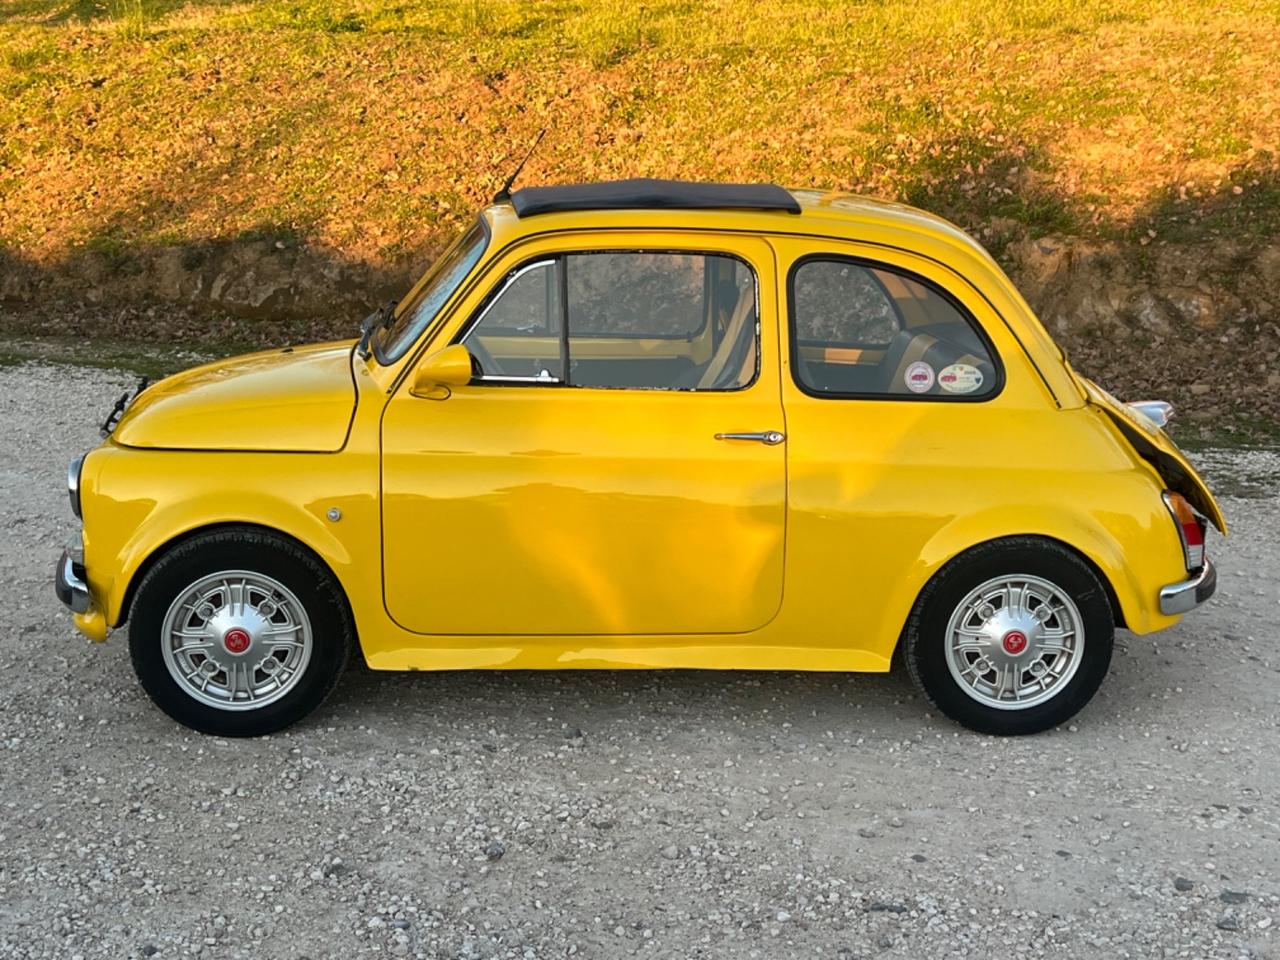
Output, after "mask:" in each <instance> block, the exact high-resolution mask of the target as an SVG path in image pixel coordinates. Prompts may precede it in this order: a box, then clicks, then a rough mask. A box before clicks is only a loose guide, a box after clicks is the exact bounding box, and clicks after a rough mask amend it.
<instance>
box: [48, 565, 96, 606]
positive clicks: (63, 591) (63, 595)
mask: <svg viewBox="0 0 1280 960" xmlns="http://www.w3.org/2000/svg"><path fill="white" fill-rule="evenodd" d="M53 591H54V593H56V594H57V595H58V599H59V600H61V601H62V602H63V603H64V604H65V605H66V606H68V607H70V608H71V610H72V612H74V613H87V612H88V610H89V605H90V603H91V599H90V597H89V585H88V584H87V583H85V573H84V567H83V566H82V565H81V564H79V563H77V562H76V560H75V558H74V557H72V556H71V551H70V550H63V551H62V556H61V557H59V558H58V568H57V570H55V571H54V575H53Z"/></svg>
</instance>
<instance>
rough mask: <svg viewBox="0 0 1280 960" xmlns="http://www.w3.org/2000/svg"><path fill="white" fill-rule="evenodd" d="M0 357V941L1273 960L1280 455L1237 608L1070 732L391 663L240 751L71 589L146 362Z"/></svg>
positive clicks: (774, 683) (845, 694) (1252, 459)
mask: <svg viewBox="0 0 1280 960" xmlns="http://www.w3.org/2000/svg"><path fill="white" fill-rule="evenodd" d="M127 382H128V380H127V378H125V377H123V376H122V375H119V374H113V373H105V372H102V371H95V370H87V369H77V368H70V367H54V366H34V365H27V366H11V367H7V368H3V369H0V398H2V399H0V436H3V438H4V439H3V449H2V452H0V485H2V486H0V518H2V520H3V530H4V536H3V539H2V540H0V576H3V579H4V581H5V583H6V584H7V585H8V588H7V589H6V590H5V591H4V592H3V594H2V595H0V711H2V713H0V716H2V717H3V722H2V727H0V808H2V809H0V956H3V957H22V958H35V957H42V958H43V957H49V958H59V960H67V958H72V957H76V956H79V957H84V958H97V957H119V958H123V957H133V956H138V957H151V956H155V957H161V958H164V957H179V956H195V955H199V956H201V957H209V958H222V957H228V958H229V957H254V958H276V957H279V958H300V957H310V958H313V960H319V958H327V957H332V958H347V957H357V956H359V957H363V956H383V955H390V956H416V957H430V958H454V957H461V958H474V957H517V958H550V957H566V956H578V957H588V958H595V957H624V956H633V955H636V956H642V957H716V958H719V957H762V958H791V957H806V958H807V957H833V958H852V957H898V958H926V957H928V958H934V957H975V958H986V957H1002V958H1007V957H1041V956H1053V957H1071V958H1080V957H1106V958H1116V957H1191V958H1195V957H1276V956H1280V948H1277V941H1278V940H1280V935H1278V934H1277V925H1278V924H1280V843H1278V842H1277V841H1278V840H1280V797H1277V788H1278V787H1280V765H1278V763H1277V746H1278V745H1280V684H1278V682H1277V681H1278V680H1280V676H1278V672H1277V668H1278V667H1280V655H1278V654H1277V652H1276V649H1275V638H1276V635H1277V631H1276V622H1277V618H1278V617H1280V602H1278V601H1280V589H1278V586H1277V584H1278V579H1280V578H1278V574H1280V512H1278V511H1277V506H1278V501H1277V498H1276V494H1275V492H1274V491H1275V482H1276V480H1277V479H1278V478H1280V458H1277V456H1276V455H1274V454H1269V453H1265V452H1252V453H1242V452H1237V453H1230V452H1221V451H1218V452H1213V453H1212V454H1210V455H1206V456H1205V457H1204V460H1205V461H1206V462H1207V463H1209V464H1210V466H1211V472H1212V473H1213V474H1214V475H1215V476H1217V477H1219V478H1221V483H1222V485H1223V488H1224V489H1228V490H1231V491H1233V492H1234V493H1235V494H1236V495H1234V496H1231V497H1229V498H1228V499H1227V500H1226V501H1225V506H1226V509H1227V512H1228V516H1229V518H1230V520H1231V522H1232V523H1233V525H1234V528H1235V533H1234V535H1233V537H1232V538H1231V539H1230V540H1228V541H1225V542H1224V541H1222V539H1221V538H1218V539H1216V540H1214V541H1213V542H1212V543H1211V546H1210V548H1211V550H1212V551H1213V552H1214V553H1215V554H1216V556H1217V558H1218V561H1219V565H1220V571H1221V587H1220V591H1219V595H1218V598H1217V599H1215V600H1214V602H1213V604H1212V605H1211V606H1210V607H1209V608H1208V609H1207V610H1202V611H1200V612H1199V613H1197V614H1195V615H1193V616H1191V617H1190V618H1188V619H1187V620H1186V621H1185V622H1184V623H1183V624H1182V625H1180V626H1179V627H1177V628H1176V629H1174V630H1172V631H1170V632H1168V633H1166V634H1163V635H1159V636H1157V637H1154V638H1145V639H1144V638H1138V637H1133V636H1130V635H1127V634H1122V635H1121V637H1120V641H1119V647H1118V650H1117V656H1116V659H1115V663H1114V665H1113V668H1112V673H1111V676H1110V677H1109V679H1108V680H1107V682H1106V683H1105V684H1104V686H1103V689H1102V691H1101V693H1100V695H1099V696H1098V697H1097V699H1095V700H1094V702H1093V704H1092V705H1091V706H1089V707H1088V708H1087V709H1086V711H1085V712H1084V713H1083V714H1082V715H1081V716H1080V717H1079V718H1078V720H1077V722H1076V723H1074V724H1073V725H1072V726H1071V727H1070V728H1069V729H1064V730H1058V731H1055V732H1052V733H1048V734H1045V735H1042V736H1038V737H1033V738H1027V739H1020V740H996V739H991V738H986V737H981V736H977V735H974V734H971V733H968V732H965V731H963V730H961V729H959V728H957V727H955V726H954V725H952V724H951V723H949V722H947V721H946V720H944V719H942V718H939V717H937V716H930V715H929V714H928V713H927V712H926V711H925V708H924V706H923V705H922V703H921V702H920V700H919V699H918V698H917V697H916V696H915V695H914V693H913V691H912V689H911V686H910V684H909V682H908V680H907V678H906V677H905V676H904V675H901V674H896V673H895V674H891V675H888V676H836V675H801V674H788V673H768V674H748V673H723V674H715V673H702V674H698V673H683V672H681V673H667V674H658V673H595V674H592V673H559V674H517V673H472V674H438V675H431V674H416V675H393V674H375V673H372V672H370V671H367V670H365V669H364V668H363V667H362V666H360V667H357V668H355V669H353V670H352V671H351V672H350V674H349V675H348V676H347V677H346V678H345V679H344V681H343V683H342V685H341V686H340V688H339V690H338V693H337V695H336V696H335V697H334V698H333V700H332V701H330V703H329V704H328V705H327V706H326V707H325V708H324V709H323V710H322V711H321V712H320V713H319V714H318V715H317V716H315V717H313V718H312V719H311V720H310V721H309V722H307V723H305V724H304V725H302V726H301V727H298V728H295V729H293V730H291V731H289V732H287V733H284V734H280V735H276V736H273V737H269V738H264V739H260V740H252V741H242V742H228V741H222V740H214V739H208V738H205V737H201V736H198V735H194V734H192V733H190V732H189V731H187V730H185V729H183V728H181V727H178V726H177V725H175V724H174V723H172V722H171V721H169V720H168V719H167V718H166V717H165V716H164V715H163V714H161V713H160V712H159V711H158V710H156V709H154V708H153V707H152V706H151V705H150V703H149V702H148V701H147V700H146V699H145V697H144V695H143V693H142V692H141V690H140V689H139V687H138V686H137V684H136V682H135V680H134V677H133V673H132V670H131V668H130V665H129V658H128V654H127V651H126V647H125V644H124V642H123V637H122V636H120V635H115V636H113V637H112V638H111V639H110V640H109V641H108V642H107V643H106V644H104V645H99V646H93V645H90V644H88V643H87V642H85V641H83V640H81V639H79V638H78V636H77V635H75V634H74V633H73V631H72V628H71V624H70V619H69V616H68V615H67V614H66V613H65V612H64V611H63V610H62V609H61V608H60V607H59V606H58V604H57V602H56V600H55V599H54V597H53V593H52V590H51V588H50V572H51V568H52V563H53V560H54V557H55V554H56V552H57V550H58V549H59V547H60V546H61V544H62V543H63V542H64V540H65V539H66V538H67V537H68V536H69V535H70V534H71V533H72V532H73V530H74V521H73V519H72V518H71V516H70V514H69V512H68V510H67V504H66V495H65V492H64V486H63V484H64V471H65V467H66V462H67V460H68V459H69V458H70V457H71V456H72V455H73V454H75V453H78V452H80V451H82V450H83V449H85V448H86V447H88V446H89V445H91V444H92V443H93V442H95V440H96V432H95V428H94V420H95V419H100V417H101V416H102V414H103V413H104V412H105V408H106V407H107V406H108V405H109V403H110V401H111V400H112V399H113V391H116V392H118V391H119V390H121V389H122V388H123V386H125V385H126V384H127Z"/></svg>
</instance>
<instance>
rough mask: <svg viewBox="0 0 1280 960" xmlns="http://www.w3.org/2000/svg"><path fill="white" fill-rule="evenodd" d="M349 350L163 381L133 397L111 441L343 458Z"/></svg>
mask: <svg viewBox="0 0 1280 960" xmlns="http://www.w3.org/2000/svg"><path fill="white" fill-rule="evenodd" d="M353 346H354V342H353V341H340V342H336V343H322V344H315V345H313V346H306V347H298V348H292V347H288V348H285V349H284V350H268V351H264V352H262V353H254V354H249V355H247V356H243V357H233V358H231V359H229V360H220V361H218V362H216V363H209V364H205V365H204V366H201V367H195V368H193V369H191V370H187V371H184V372H183V373H178V374H174V375H173V376H171V377H166V378H165V379H163V380H160V381H159V382H157V383H153V384H152V385H151V386H149V387H146V388H145V389H144V390H142V391H141V392H139V393H138V394H137V396H136V397H134V399H133V401H132V402H131V403H129V404H128V406H127V407H126V408H125V409H124V413H123V415H122V416H120V419H119V423H117V424H116V426H115V430H114V432H113V433H112V439H113V440H114V441H115V442H116V443H118V444H120V445H122V446H126V447H146V448H151V449H163V450H256V451H287V452H314V453H332V452H334V451H337V450H341V449H342V447H343V445H344V444H345V443H346V439H347V431H348V429H349V428H350V425H351V419H352V416H353V415H354V411H355V405H356V387H355V382H354V378H353V376H352V373H351V351H352V347H353ZM107 426H109V423H108V425H107Z"/></svg>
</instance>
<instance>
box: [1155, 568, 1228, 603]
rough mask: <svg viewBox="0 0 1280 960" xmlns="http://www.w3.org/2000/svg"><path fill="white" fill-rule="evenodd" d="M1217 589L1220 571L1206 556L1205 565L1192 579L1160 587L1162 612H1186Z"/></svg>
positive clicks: (1202, 601)
mask: <svg viewBox="0 0 1280 960" xmlns="http://www.w3.org/2000/svg"><path fill="white" fill-rule="evenodd" d="M1216 589H1218V571H1217V570H1215V569H1214V567H1213V564H1212V563H1211V562H1210V561H1209V558H1208V557H1205V558H1204V566H1203V567H1201V568H1200V570H1199V572H1197V573H1196V575H1195V576H1194V577H1192V578H1191V579H1190V580H1183V581H1182V582H1181V583H1171V584H1169V585H1168V586H1167V587H1161V588H1160V612H1161V613H1163V614H1164V615H1165V616H1170V617H1172V616H1176V615H1177V614H1179V613H1186V612H1187V611H1188V610H1192V609H1194V608H1196V607H1198V606H1200V604H1202V603H1204V602H1205V601H1206V600H1208V599H1209V598H1210V597H1212V596H1213V592H1214V591H1215V590H1216Z"/></svg>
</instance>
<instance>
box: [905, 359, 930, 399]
mask: <svg viewBox="0 0 1280 960" xmlns="http://www.w3.org/2000/svg"><path fill="white" fill-rule="evenodd" d="M904 379H905V380H906V381H907V389H908V390H910V391H911V392H912V393H928V392H929V391H930V390H931V389H933V367H931V366H929V365H928V364H927V363H925V362H924V361H923V360H917V361H916V362H915V363H913V364H911V366H909V367H907V372H906V374H905V376H904Z"/></svg>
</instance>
